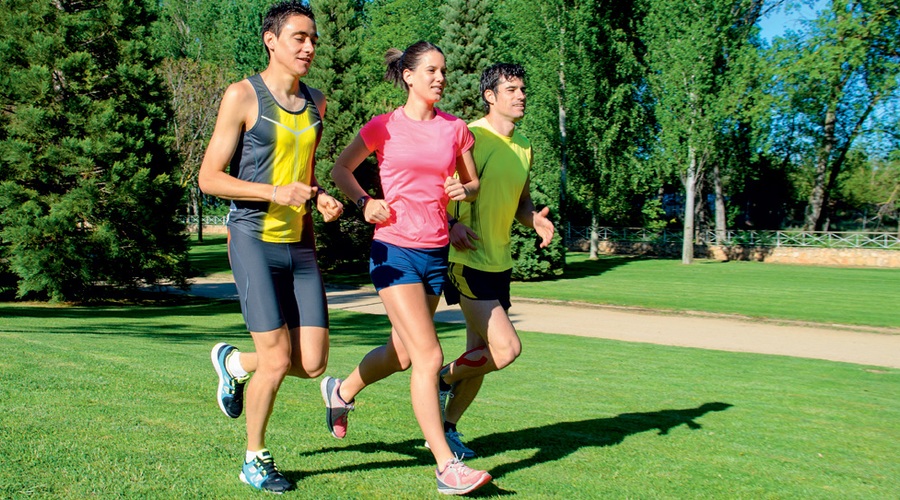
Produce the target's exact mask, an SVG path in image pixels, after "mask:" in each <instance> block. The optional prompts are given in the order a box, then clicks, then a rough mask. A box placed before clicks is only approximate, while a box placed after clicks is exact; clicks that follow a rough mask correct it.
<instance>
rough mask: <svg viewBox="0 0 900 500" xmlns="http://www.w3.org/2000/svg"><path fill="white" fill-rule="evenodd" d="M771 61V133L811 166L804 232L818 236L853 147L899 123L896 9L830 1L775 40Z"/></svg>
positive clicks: (874, 2) (873, 2)
mask: <svg viewBox="0 0 900 500" xmlns="http://www.w3.org/2000/svg"><path fill="white" fill-rule="evenodd" d="M771 60H772V62H773V63H774V64H775V65H776V67H777V68H779V71H778V74H779V76H778V80H776V82H775V85H773V89H777V91H778V92H780V97H781V100H780V101H781V106H780V107H779V108H778V109H777V111H776V112H777V113H778V114H779V117H780V119H781V120H780V121H781V123H782V126H780V127H775V128H774V129H773V133H774V134H777V135H778V136H781V137H787V138H788V139H789V140H790V141H791V142H792V143H794V147H793V148H792V149H794V150H795V151H801V152H803V153H806V154H807V155H808V156H809V157H811V158H814V163H813V165H812V168H811V172H810V178H811V181H810V190H809V197H808V203H807V208H806V211H805V214H804V222H803V228H804V229H805V230H808V231H813V230H817V229H821V228H822V227H823V220H825V219H826V218H824V217H823V211H824V210H825V209H826V207H827V206H828V201H829V197H831V196H832V195H833V194H834V193H835V183H836V182H837V180H838V178H839V176H840V173H841V172H842V171H843V169H844V168H845V165H846V159H847V155H848V153H849V152H850V151H851V149H852V147H853V145H854V144H855V143H856V142H857V141H858V140H859V138H860V137H866V136H871V135H872V134H873V133H878V132H879V129H881V128H882V127H883V126H884V125H887V126H888V127H897V125H896V123H898V120H900V118H898V116H897V115H896V113H892V112H890V111H888V110H890V109H892V108H891V106H895V105H896V103H897V102H898V99H900V78H898V76H897V75H898V74H900V6H898V4H897V3H896V2H893V1H887V0H863V1H847V0H833V1H832V2H830V5H829V7H828V8H827V9H826V10H824V11H822V12H821V13H820V16H819V17H818V18H817V19H816V20H815V21H813V22H810V23H808V24H807V26H806V28H805V29H804V30H800V31H797V32H791V33H789V34H788V35H787V36H786V37H784V38H782V39H779V40H777V41H776V44H775V46H774V48H773V52H772V54H771ZM880 110H884V111H883V112H882V111H880ZM885 122H887V123H885ZM891 123H893V124H895V125H890V124H891ZM807 145H809V146H807Z"/></svg>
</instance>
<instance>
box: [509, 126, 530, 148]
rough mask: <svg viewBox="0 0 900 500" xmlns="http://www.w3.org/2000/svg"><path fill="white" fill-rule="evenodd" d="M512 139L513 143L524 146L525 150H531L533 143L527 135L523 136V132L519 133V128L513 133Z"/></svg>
mask: <svg viewBox="0 0 900 500" xmlns="http://www.w3.org/2000/svg"><path fill="white" fill-rule="evenodd" d="M512 139H513V142H515V143H516V144H518V145H520V146H522V147H523V148H526V149H530V148H531V141H530V140H528V138H527V137H525V134H523V133H522V132H519V128H518V127H516V129H515V130H514V131H513V136H512Z"/></svg>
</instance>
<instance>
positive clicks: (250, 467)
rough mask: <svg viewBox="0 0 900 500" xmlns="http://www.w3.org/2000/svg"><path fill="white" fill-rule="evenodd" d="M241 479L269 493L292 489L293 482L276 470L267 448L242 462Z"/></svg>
mask: <svg viewBox="0 0 900 500" xmlns="http://www.w3.org/2000/svg"><path fill="white" fill-rule="evenodd" d="M241 481H243V482H245V483H247V484H249V485H250V486H253V487H254V488H256V489H258V490H263V491H268V492H271V493H284V492H285V491H291V490H292V489H294V483H292V482H290V481H288V480H287V478H286V477H284V476H282V475H281V472H278V467H276V466H275V460H274V459H273V458H272V454H271V453H269V450H262V451H261V452H260V453H259V455H257V456H256V457H255V458H254V459H253V460H252V461H250V462H245V463H244V468H243V469H242V470H241Z"/></svg>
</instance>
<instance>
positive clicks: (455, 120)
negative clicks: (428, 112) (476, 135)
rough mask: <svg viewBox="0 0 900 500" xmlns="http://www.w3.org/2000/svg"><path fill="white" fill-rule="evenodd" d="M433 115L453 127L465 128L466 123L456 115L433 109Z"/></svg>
mask: <svg viewBox="0 0 900 500" xmlns="http://www.w3.org/2000/svg"><path fill="white" fill-rule="evenodd" d="M434 114H435V116H436V117H438V118H440V119H441V120H444V121H446V122H449V123H451V124H453V125H454V126H455V127H466V122H465V121H464V120H463V119H462V118H459V117H458V116H456V115H451V114H450V113H445V112H444V111H441V110H440V109H438V108H434Z"/></svg>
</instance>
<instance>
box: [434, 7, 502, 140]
mask: <svg viewBox="0 0 900 500" xmlns="http://www.w3.org/2000/svg"><path fill="white" fill-rule="evenodd" d="M492 4H493V2H492V1H490V0H450V1H448V2H447V3H446V4H444V5H441V7H440V11H441V13H442V14H443V15H444V19H443V20H442V21H441V28H442V29H443V30H444V35H443V36H442V37H441V42H440V44H439V46H440V47H441V50H443V51H444V55H445V56H446V59H447V82H448V85H447V92H445V95H444V97H443V98H442V99H441V102H440V108H441V109H442V110H444V111H446V112H448V113H451V114H454V115H456V116H458V117H460V118H462V119H463V120H465V121H467V122H470V121H472V120H474V119H476V118H478V117H479V116H481V115H483V114H484V110H483V107H482V102H481V93H480V92H479V85H480V81H481V72H482V71H483V70H484V69H485V68H487V67H488V66H490V65H491V64H493V63H494V62H495V61H494V50H493V47H494V45H493V44H492V43H491V40H490V38H491V17H492V16H491V13H492V11H493V9H492V7H493V5H492Z"/></svg>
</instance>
